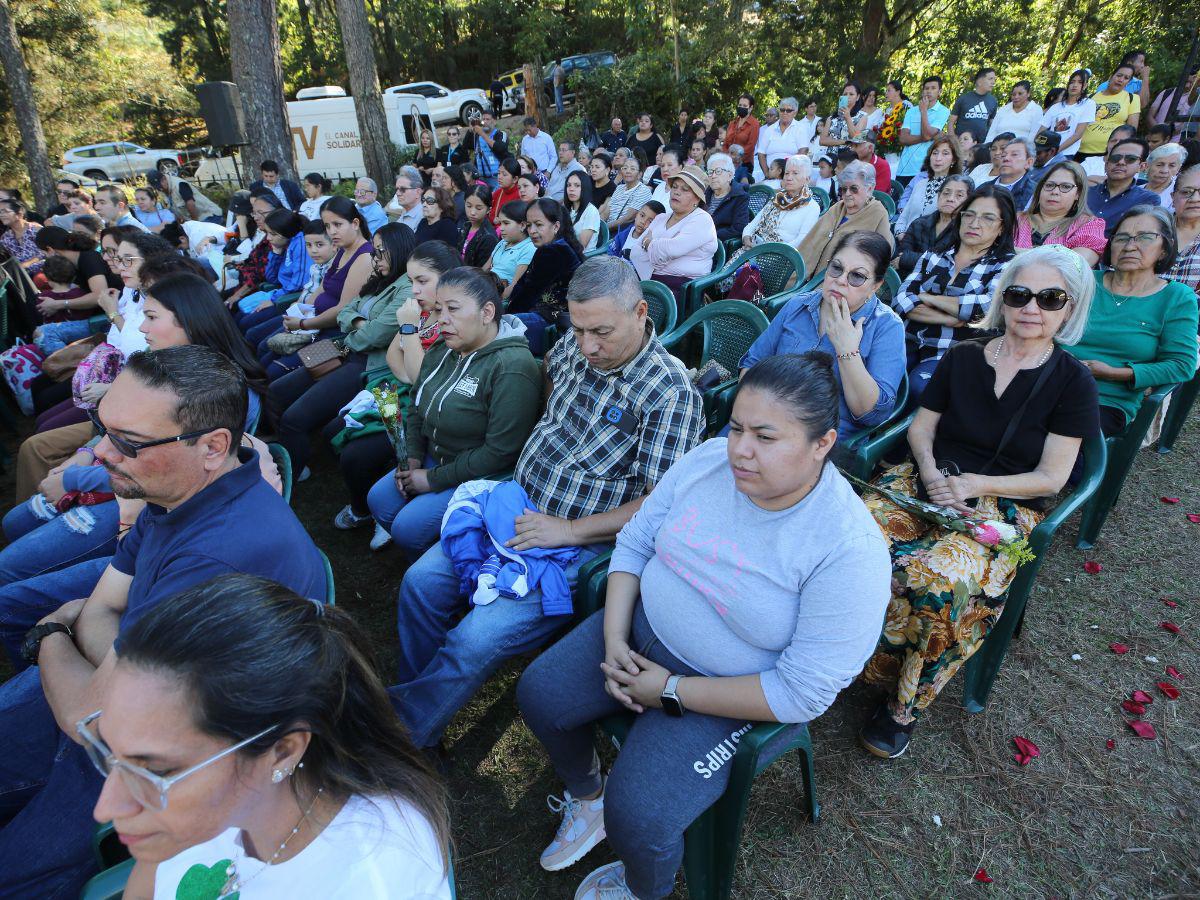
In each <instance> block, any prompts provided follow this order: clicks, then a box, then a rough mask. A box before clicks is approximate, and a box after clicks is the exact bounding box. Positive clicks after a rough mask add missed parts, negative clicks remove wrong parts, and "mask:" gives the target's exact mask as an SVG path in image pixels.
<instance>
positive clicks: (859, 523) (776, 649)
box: [609, 438, 891, 722]
mask: <svg viewBox="0 0 1200 900" xmlns="http://www.w3.org/2000/svg"><path fill="white" fill-rule="evenodd" d="M726 443H727V442H726V439H725V438H714V439H713V440H710V441H707V442H706V443H704V444H701V445H700V446H699V447H697V448H696V449H695V450H692V451H691V452H690V453H688V454H687V455H686V456H684V457H683V458H682V459H680V460H679V462H677V463H675V465H674V466H672V467H671V469H670V470H669V471H668V472H667V474H666V475H665V476H664V477H663V479H662V481H661V482H660V483H659V484H658V486H657V487H655V488H654V491H653V492H652V493H651V494H650V496H649V497H648V498H647V499H646V502H645V503H644V504H643V505H642V508H641V509H640V510H638V512H637V514H636V515H635V516H634V517H633V518H632V519H630V521H629V522H628V524H626V525H625V527H624V528H622V529H621V533H620V534H619V535H617V548H616V550H615V551H614V553H613V557H612V564H611V565H610V567H609V571H610V572H630V573H632V574H634V575H637V576H639V577H640V578H641V596H642V606H643V608H644V609H645V612H646V618H647V619H648V620H649V622H650V625H651V627H653V629H654V632H655V634H657V635H658V638H659V640H661V641H662V642H663V645H664V646H665V647H666V648H667V649H668V650H669V651H670V652H671V653H673V654H674V655H675V656H676V657H678V658H679V659H681V660H683V661H684V662H686V663H688V664H689V665H691V666H692V667H693V668H695V669H696V670H697V671H699V672H703V673H704V674H706V675H715V676H734V675H749V674H752V673H755V672H757V673H759V674H760V678H761V681H762V688H763V693H764V694H765V695H766V698H767V703H768V704H769V705H770V707H771V711H772V712H773V713H774V714H775V717H776V718H777V719H778V720H779V721H780V722H810V721H812V720H813V719H815V718H817V716H819V715H821V713H823V712H824V711H825V710H826V709H828V708H829V705H830V704H831V703H833V701H834V699H835V698H836V697H837V695H838V692H839V691H840V690H841V689H842V688H844V687H845V686H846V685H848V684H849V683H850V682H851V681H852V680H853V679H854V678H855V676H857V675H858V673H859V672H860V671H861V670H862V667H863V665H865V664H866V661H867V660H868V659H869V658H870V656H871V653H872V652H873V651H874V649H875V645H876V643H877V642H878V640H879V635H880V631H881V629H882V627H883V618H884V612H885V610H886V608H887V603H888V597H889V594H890V590H891V561H890V559H889V556H888V550H887V544H886V543H885V541H884V538H883V534H882V532H881V531H880V530H879V527H878V526H877V525H876V524H875V520H874V519H872V518H871V514H870V513H869V512H868V511H867V508H866V506H864V505H863V502H862V501H861V500H860V499H859V498H858V496H857V495H856V494H855V493H854V491H853V490H852V489H851V487H850V483H849V482H847V481H846V479H844V478H843V477H842V476H841V475H840V474H839V473H838V471H837V469H835V468H834V467H833V466H832V465H826V467H825V471H824V472H823V473H822V475H821V478H820V480H819V481H818V482H817V486H816V487H815V488H813V490H812V491H811V492H809V494H808V495H807V496H806V497H805V498H804V499H803V500H801V501H800V502H799V503H797V504H796V505H795V506H792V507H790V508H789V509H785V510H780V511H777V512H770V511H768V510H764V509H761V508H759V507H757V506H755V505H754V503H752V502H751V501H750V499H749V498H747V497H746V495H745V494H743V493H741V492H740V491H739V490H738V489H737V487H736V486H735V483H734V480H733V473H732V471H731V470H730V467H729V461H728V458H727V455H726V453H727V451H726Z"/></svg>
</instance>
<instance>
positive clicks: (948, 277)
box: [892, 250, 1013, 360]
mask: <svg viewBox="0 0 1200 900" xmlns="http://www.w3.org/2000/svg"><path fill="white" fill-rule="evenodd" d="M1012 258H1013V254H1011V253H1005V254H994V253H988V254H986V255H985V256H983V257H982V258H980V259H977V260H976V261H975V262H973V263H971V265H969V266H967V267H966V268H964V269H962V270H961V271H959V270H956V269H955V268H954V250H946V251H944V252H941V253H939V252H937V251H934V250H927V251H926V252H925V253H922V254H921V258H920V259H918V260H917V266H916V268H915V269H913V270H912V273H911V274H910V275H909V276H908V278H906V279H904V284H902V285H901V286H900V290H899V292H898V293H897V294H896V296H895V298H894V299H893V300H892V309H894V310H896V312H898V313H900V316H901V318H903V319H905V321H906V324H905V327H906V328H907V330H908V332H909V334H911V335H913V336H914V337H915V338H916V340H917V345H918V347H919V348H920V351H919V354H918V355H919V357H920V358H921V359H922V360H924V359H929V358H934V359H941V358H942V356H943V355H944V354H945V353H946V351H947V350H949V349H950V348H951V347H952V346H954V345H955V344H956V343H958V342H959V341H962V340H966V339H967V338H969V337H974V336H977V334H978V332H975V331H973V330H971V329H969V328H968V327H967V326H968V325H969V324H970V323H971V322H976V321H978V320H980V319H982V318H983V317H984V316H985V315H986V314H987V311H988V307H990V306H991V304H992V282H993V280H994V279H995V278H996V276H997V275H999V274H1000V270H1001V269H1003V268H1004V266H1005V264H1006V263H1007V262H1008V261H1009V260H1010V259H1012ZM920 294H940V295H941V296H943V297H954V298H956V299H957V300H958V318H959V319H961V320H962V325H954V326H952V325H925V324H922V323H920V322H910V321H907V318H908V314H909V313H910V312H912V311H913V310H914V309H916V307H917V304H918V303H920V302H921V301H920V296H919V295H920Z"/></svg>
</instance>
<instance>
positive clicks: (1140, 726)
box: [1125, 719, 1158, 741]
mask: <svg viewBox="0 0 1200 900" xmlns="http://www.w3.org/2000/svg"><path fill="white" fill-rule="evenodd" d="M1125 724H1126V725H1128V726H1129V730H1130V731H1132V732H1133V733H1134V734H1136V735H1137V736H1138V737H1140V738H1142V739H1143V740H1146V741H1152V740H1154V739H1155V738H1156V737H1158V732H1157V731H1155V730H1154V726H1153V725H1151V724H1150V723H1149V722H1143V721H1142V720H1141V719H1131V720H1130V721H1128V722H1126V723H1125Z"/></svg>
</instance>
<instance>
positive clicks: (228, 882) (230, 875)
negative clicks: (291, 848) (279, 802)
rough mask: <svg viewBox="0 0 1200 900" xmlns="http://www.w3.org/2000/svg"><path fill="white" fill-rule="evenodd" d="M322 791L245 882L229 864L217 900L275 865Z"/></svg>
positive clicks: (235, 867)
mask: <svg viewBox="0 0 1200 900" xmlns="http://www.w3.org/2000/svg"><path fill="white" fill-rule="evenodd" d="M324 790H325V788H317V794H316V796H315V797H313V799H312V803H310V804H308V809H306V810H305V811H304V813H303V815H301V816H300V821H298V822H297V823H296V827H295V828H293V829H292V831H291V833H290V834H289V835H288V836H287V837H286V838H284V840H283V843H282V844H280V845H279V849H278V850H276V851H275V852H274V853H273V854H271V858H270V859H268V860H267V864H266V865H265V866H263V867H262V868H261V869H259V870H258V871H257V872H255V873H254V874H253V875H251V876H250V877H249V878H247V879H246V880H245V881H242V880H241V879H240V878H238V870H237V864H236V863H233V862H230V863H229V868H227V869H226V870H225V884H223V885H222V886H221V892H220V893H219V894H218V895H217V900H221V898H222V897H228V896H229V895H230V894H232V893H234V892H237V891H241V889H242V888H244V887H245V886H246V885H247V884H249V883H250V882H251V881H253V880H254V879H255V878H257V877H258V876H259V875H261V874H262V873H263V872H265V871H266V870H267V869H268V868H270V867H271V866H272V865H274V864H275V860H277V859H279V856H280V854H281V853H283V851H284V849H286V847H287V845H288V842H289V841H291V839H292V838H294V837H295V836H296V835H297V834H299V832H300V826H301V825H303V824H304V820H305V819H307V818H308V817H309V815H310V814H311V813H312V811H313V809H314V808H315V807H316V805H317V801H318V800H319V799H321V793H322V792H323V791H324Z"/></svg>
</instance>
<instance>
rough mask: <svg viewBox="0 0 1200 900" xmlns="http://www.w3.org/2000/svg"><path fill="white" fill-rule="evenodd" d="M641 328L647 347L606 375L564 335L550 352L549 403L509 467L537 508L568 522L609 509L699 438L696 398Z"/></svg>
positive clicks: (679, 369) (632, 496)
mask: <svg viewBox="0 0 1200 900" xmlns="http://www.w3.org/2000/svg"><path fill="white" fill-rule="evenodd" d="M647 330H648V331H649V332H650V339H649V341H648V342H647V344H646V346H645V347H643V348H642V350H641V351H640V352H639V353H638V354H637V356H635V357H634V358H633V359H632V360H630V361H629V363H628V364H627V365H625V366H624V367H622V368H621V369H617V370H615V371H611V372H602V371H600V370H598V369H595V368H593V367H592V366H591V365H590V364H589V363H588V361H587V360H586V359H585V358H584V356H583V354H582V353H581V352H580V351H579V345H578V343H576V341H575V336H574V334H572V333H570V332H568V333H567V334H566V335H565V336H564V337H562V338H561V339H560V340H559V341H558V342H557V343H556V344H555V345H554V349H553V350H551V351H550V355H549V356H548V357H547V372H548V374H549V377H550V384H551V390H550V399H549V400H548V401H547V403H546V411H545V413H543V414H542V418H541V419H540V420H539V421H538V423H537V425H535V426H534V429H533V434H531V435H530V436H529V442H528V443H527V444H526V445H525V449H524V450H523V451H522V452H521V458H520V459H519V460H518V461H517V469H516V473H515V477H516V480H517V483H518V484H520V485H521V486H522V487H523V488H525V490H526V491H527V492H528V494H529V497H530V499H531V500H533V502H534V505H535V506H536V507H537V509H538V510H539V511H540V512H543V513H546V514H547V515H551V516H558V517H560V518H564V519H570V520H575V519H582V518H584V517H585V516H590V515H594V514H595V513H602V512H608V511H609V510H611V509H616V508H617V507H618V506H621V505H622V504H625V503H628V502H629V501H631V500H636V499H637V498H638V497H641V496H642V495H643V494H645V493H646V492H647V491H649V490H650V489H651V488H653V487H654V485H656V484H657V483H658V482H659V480H660V479H661V478H662V476H663V475H664V474H665V473H666V471H667V469H669V468H670V467H671V466H672V464H674V463H675V461H676V460H678V459H679V458H681V457H682V456H683V455H684V454H685V453H687V452H688V451H689V450H691V449H692V448H693V447H695V446H696V445H698V444H699V443H700V442H701V441H702V440H703V439H704V411H703V405H702V403H701V400H700V395H699V394H698V393H697V392H696V390H695V389H694V388H693V387H692V384H691V382H690V381H689V380H688V377H687V373H686V371H685V369H684V366H683V363H681V362H680V361H679V360H677V359H675V358H674V357H673V356H671V354H669V353H668V352H667V351H666V350H665V349H664V348H663V346H662V344H660V343H659V341H658V338H657V337H656V336H655V335H654V334H653V329H652V326H650V325H649V324H647ZM622 412H623V413H624V415H622Z"/></svg>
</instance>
